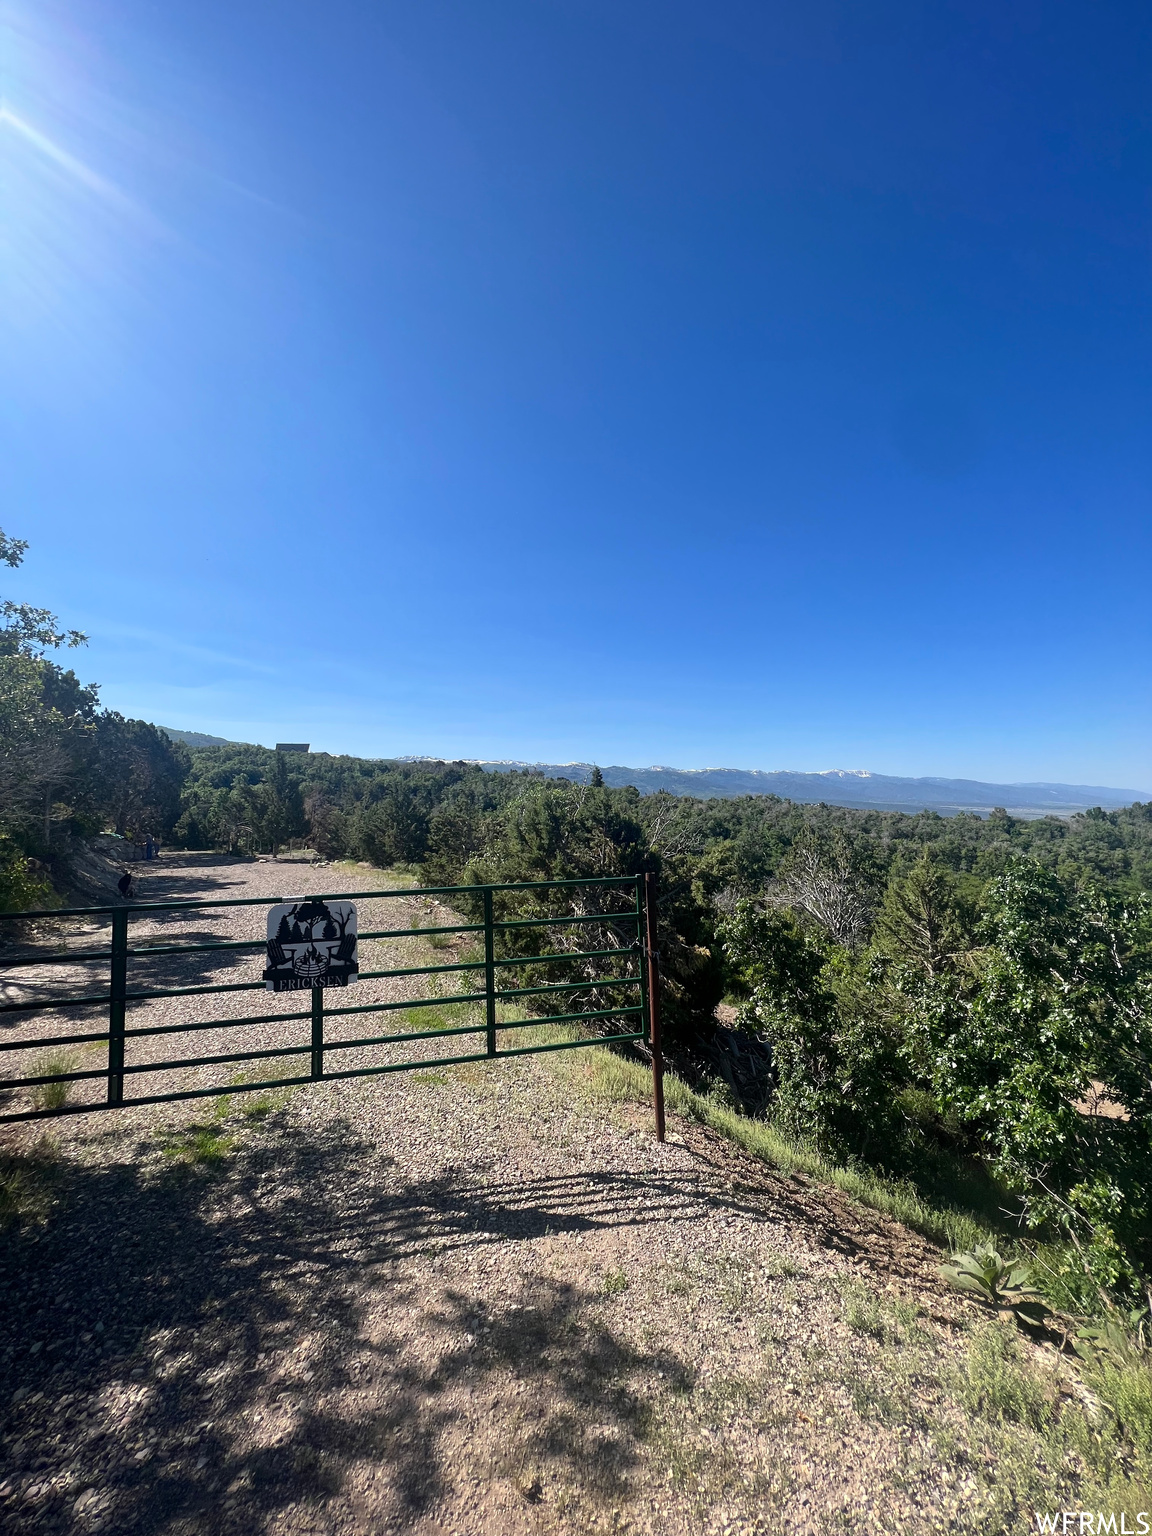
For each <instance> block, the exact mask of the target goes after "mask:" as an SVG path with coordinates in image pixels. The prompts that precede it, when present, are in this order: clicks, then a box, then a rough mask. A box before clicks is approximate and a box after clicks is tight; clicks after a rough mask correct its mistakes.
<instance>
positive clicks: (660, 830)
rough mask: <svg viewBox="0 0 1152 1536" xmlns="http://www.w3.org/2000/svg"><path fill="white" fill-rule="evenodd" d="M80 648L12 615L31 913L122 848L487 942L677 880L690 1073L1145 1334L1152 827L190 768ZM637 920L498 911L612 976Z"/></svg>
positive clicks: (469, 776)
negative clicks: (482, 925)
mask: <svg viewBox="0 0 1152 1536" xmlns="http://www.w3.org/2000/svg"><path fill="white" fill-rule="evenodd" d="M24 547H25V546H24V545H23V543H22V542H21V541H19V540H13V539H10V538H8V537H7V536H5V535H4V534H3V533H2V532H0V561H6V562H7V563H8V564H9V565H18V564H19V563H20V561H21V559H22V556H23V550H24ZM83 642H84V636H83V635H80V634H78V633H76V632H75V631H65V630H62V629H61V628H60V626H59V623H58V621H57V620H56V618H55V616H54V615H52V614H50V613H48V612H47V611H46V610H42V609H36V608H32V607H30V606H29V605H26V604H16V603H13V602H10V601H8V602H4V603H2V604H0V903H2V904H3V907H4V909H5V910H7V911H22V910H29V909H33V908H36V907H40V906H44V905H50V904H51V903H52V902H53V901H58V899H59V898H58V895H57V891H56V890H54V888H53V883H52V882H53V881H54V882H55V885H56V887H58V888H63V887H64V886H66V883H67V879H68V861H69V856H70V849H71V848H72V846H73V845H74V843H75V842H76V840H77V839H83V838H85V837H88V836H91V835H93V834H95V833H98V832H101V831H104V830H106V829H112V830H114V831H116V832H117V833H119V834H120V835H122V836H124V837H126V838H131V839H134V840H136V839H140V838H142V837H144V836H146V835H148V834H151V835H153V836H158V837H159V838H160V839H161V841H162V842H164V843H166V844H167V845H168V846H170V847H171V846H176V847H183V848H218V849H223V850H226V851H231V852H232V853H242V854H247V855H253V854H256V853H268V852H272V851H274V850H275V849H277V848H282V847H283V846H284V845H285V844H287V843H289V842H292V841H296V840H299V841H301V842H305V841H306V842H308V843H309V844H310V845H311V846H312V847H313V848H315V849H316V851H317V852H318V853H319V854H321V855H322V856H324V857H325V858H328V859H333V860H336V859H351V860H364V861H368V862H369V863H371V864H374V865H378V866H380V867H385V868H387V867H393V866H402V867H403V868H404V869H405V870H407V871H408V872H410V874H411V875H413V876H414V877H415V878H416V880H417V881H418V883H420V884H425V885H430V886H461V887H464V888H465V889H464V891H463V892H462V894H461V895H460V896H459V897H457V898H456V905H457V906H459V907H460V908H461V910H462V911H465V912H467V911H469V910H470V908H471V907H472V906H474V905H475V902H474V899H470V898H469V896H468V894H467V887H469V886H474V885H479V884H504V883H517V882H533V881H550V880H564V879H568V878H571V877H574V876H583V877H590V878H591V879H593V880H595V879H596V878H598V877H600V878H606V877H616V876H632V875H637V874H640V873H641V872H645V871H652V872H653V873H654V874H655V875H656V876H657V878H658V882H659V888H660V891H661V897H660V908H659V915H658V916H659V943H660V950H661V955H662V978H663V987H662V991H661V1004H662V1010H663V1013H664V1018H665V1023H666V1029H667V1041H668V1045H669V1049H670V1052H671V1055H672V1059H673V1060H674V1062H675V1063H676V1065H677V1067H678V1069H679V1070H681V1071H683V1072H684V1073H685V1074H686V1075H688V1076H689V1077H692V1078H694V1080H695V1081H696V1082H698V1083H700V1084H701V1085H702V1086H704V1087H705V1089H706V1091H707V1092H709V1093H713V1094H718V1095H721V1096H724V1095H727V1096H728V1099H729V1101H730V1102H731V1103H732V1104H733V1105H734V1107H736V1108H738V1109H740V1110H742V1111H743V1112H744V1113H748V1114H753V1115H758V1116H762V1117H763V1118H765V1119H768V1120H771V1121H772V1122H774V1123H775V1124H776V1125H777V1126H779V1127H780V1128H781V1130H783V1131H784V1132H786V1133H787V1134H788V1135H790V1136H793V1137H795V1138H796V1139H798V1140H799V1141H801V1142H803V1143H806V1144H808V1145H810V1146H814V1147H815V1148H817V1149H818V1150H820V1151H822V1152H824V1153H826V1154H827V1155H828V1156H831V1157H833V1158H835V1159H838V1160H841V1161H848V1162H851V1161H852V1160H853V1159H858V1160H861V1161H863V1162H866V1163H867V1164H868V1165H869V1166H871V1167H874V1168H879V1169H881V1170H883V1171H884V1172H886V1173H890V1174H895V1175H896V1176H897V1177H899V1178H901V1179H908V1180H911V1181H913V1182H914V1183H915V1184H916V1186H917V1187H918V1188H919V1189H921V1190H925V1191H926V1192H927V1193H928V1195H929V1196H930V1197H931V1198H932V1199H934V1200H936V1201H937V1202H943V1203H952V1204H954V1205H956V1206H957V1207H961V1206H962V1207H964V1208H966V1209H971V1208H974V1207H978V1208H981V1209H982V1210H984V1211H985V1213H986V1218H987V1220H988V1221H989V1222H991V1223H992V1224H993V1225H994V1226H996V1225H999V1227H1000V1228H1001V1229H1003V1227H1004V1223H1005V1222H1006V1221H1010V1222H1011V1223H1013V1224H1014V1225H1013V1228H1012V1230H1014V1231H1015V1232H1016V1233H1017V1234H1018V1235H1023V1236H1025V1237H1027V1238H1030V1239H1031V1240H1032V1241H1033V1243H1034V1244H1036V1245H1039V1246H1038V1247H1037V1252H1038V1253H1042V1252H1044V1248H1043V1245H1044V1244H1045V1243H1048V1244H1049V1245H1053V1244H1054V1246H1051V1247H1050V1256H1049V1258H1048V1259H1047V1260H1046V1261H1045V1262H1046V1264H1047V1272H1048V1280H1047V1282H1046V1283H1047V1285H1048V1288H1049V1294H1050V1295H1052V1296H1053V1297H1054V1298H1056V1300H1057V1302H1058V1304H1060V1305H1063V1306H1070V1307H1073V1308H1074V1309H1075V1308H1079V1309H1080V1310H1081V1311H1083V1310H1086V1309H1090V1307H1091V1306H1092V1305H1097V1306H1098V1305H1099V1300H1098V1298H1099V1297H1101V1296H1103V1297H1107V1298H1112V1297H1121V1298H1124V1299H1125V1301H1126V1303H1127V1304H1128V1305H1131V1304H1133V1303H1137V1304H1138V1306H1140V1307H1142V1306H1143V1305H1144V1299H1146V1297H1145V1287H1146V1286H1147V1279H1146V1277H1147V1276H1148V1275H1149V1273H1150V1271H1152V899H1150V892H1152V803H1148V804H1143V803H1141V804H1135V805H1131V806H1127V807H1125V808H1123V809H1119V810H1104V809H1100V808H1097V809H1094V810H1090V811H1087V812H1085V813H1083V814H1079V815H1075V816H1072V817H1070V818H1067V819H1065V818H1062V817H1056V816H1048V817H1042V818H1037V819H1027V820H1026V819H1022V818H1015V817H1013V816H1011V815H1009V814H1008V813H1007V812H1004V811H1000V812H995V811H994V812H993V813H992V815H990V816H988V817H982V816H980V815H978V814H976V813H974V812H972V813H964V812H961V813H959V814H957V815H952V816H943V815H941V814H939V813H937V812H935V811H920V812H916V813H910V812H901V811H881V810H863V809H855V808H850V807H843V806H833V805H828V804H819V803H818V804H812V803H801V802H796V801H790V800H786V799H782V798H779V797H777V796H775V795H763V796H761V795H749V796H742V797H736V798H726V799H713V800H700V799H696V798H693V797H689V796H676V795H672V794H669V793H668V792H666V791H658V792H656V793H653V794H648V795H641V794H640V792H639V791H638V790H637V789H635V788H634V787H624V788H610V787H608V786H606V785H605V784H604V783H603V779H602V775H601V774H600V772H599V770H596V771H594V772H593V774H592V776H591V781H590V782H589V783H586V784H578V783H573V782H572V781H571V780H568V779H548V778H545V777H544V776H542V775H541V774H539V773H536V772H533V771H532V770H531V769H525V770H522V771H519V772H516V771H513V772H508V773H496V772H492V771H489V770H485V769H484V768H483V767H481V766H479V765H476V764H468V763H464V762H456V763H442V762H435V761H421V762H399V761H389V760H367V759H362V758H354V757H330V756H327V755H325V754H319V753H317V754H304V753H285V752H277V751H275V750H273V749H269V748H263V747H252V746H212V747H202V748H197V749H193V750H189V749H188V748H187V747H185V746H183V745H182V744H180V743H178V742H173V741H172V740H171V739H170V738H169V737H168V736H167V734H166V733H164V732H163V731H160V730H158V729H157V728H156V727H155V726H153V725H151V724H149V723H148V722H144V721H133V720H125V719H124V718H123V717H122V716H120V715H119V714H117V713H116V712H115V711H111V710H104V709H101V708H100V706H99V698H98V690H97V688H96V687H94V686H92V685H84V684H82V683H81V682H80V681H79V679H78V678H77V676H76V674H75V673H74V672H73V671H71V670H70V669H67V668H65V667H62V666H61V665H60V664H59V663H58V662H56V661H54V660H52V659H51V658H50V656H49V654H48V653H49V652H55V651H58V650H59V649H61V648H62V647H63V648H68V647H70V646H76V645H80V644H83ZM617 900H618V896H617V895H615V894H614V893H613V890H612V888H607V887H606V888H603V889H602V891H601V893H600V895H599V896H598V895H597V893H596V890H595V888H594V887H593V888H592V889H591V890H589V889H588V888H581V890H580V892H579V894H578V895H574V894H573V893H572V892H571V891H568V892H565V891H556V890H551V891H544V892H540V891H532V890H527V891H523V892H520V891H511V892H509V891H505V892H502V893H501V896H500V901H501V910H502V912H514V911H518V912H520V913H522V914H524V915H534V916H535V915H542V916H552V915H555V916H565V915H569V916H571V915H578V916H580V917H581V918H582V919H585V920H587V921H588V922H589V923H591V924H592V925H593V928H594V929H596V930H598V931H599V932H600V934H601V936H602V940H603V942H602V943H601V944H600V946H599V947H600V948H602V949H603V948H615V947H619V938H618V936H617V935H616V934H615V932H614V928H613V924H612V922H611V914H612V913H613V912H614V911H615V910H616V908H615V906H614V905H613V902H614V901H617ZM577 902H579V903H580V904H581V905H580V910H579V912H578V913H577V912H574V911H573V907H574V904H575V903H577ZM601 919H602V921H601ZM581 931H582V932H583V933H584V934H585V936H588V934H589V932H590V930H588V929H583V930H581ZM517 932H523V930H520V929H515V928H512V929H507V930H501V934H500V939H499V942H500V943H501V944H502V945H505V946H508V945H514V944H515V942H516V941H515V937H514V935H515V934H516V933H517ZM574 939H575V930H574V929H572V928H570V927H567V926H558V927H557V928H556V929H555V930H554V931H553V940H552V942H553V944H554V946H555V947H556V948H557V949H559V950H562V951H568V952H571V954H572V959H571V961H567V962H566V964H567V965H568V968H569V971H570V973H571V974H570V976H569V977H568V979H570V980H571V981H572V982H576V983H580V984H581V987H578V988H577V989H576V990H575V991H574V992H572V993H566V994H565V996H566V998H570V999H573V1000H574V999H575V998H577V997H579V996H580V995H581V989H582V990H583V991H584V992H585V994H586V995H587V996H589V997H591V996H594V990H595V988H596V986H597V985H598V983H597V981H596V980H595V979H594V978H593V977H592V976H590V975H585V973H584V972H583V971H581V969H580V965H581V960H580V955H579V953H578V950H577V947H575V946H574ZM624 958H625V957H624V954H623V951H622V954H621V961H622V962H623V960H624ZM725 998H726V999H727V1000H728V1001H729V1002H730V1003H731V1004H732V1005H733V1006H734V1008H735V1010H736V1028H737V1030H738V1031H739V1032H741V1033H742V1034H743V1036H744V1037H745V1039H746V1040H747V1041H749V1042H750V1047H751V1046H754V1049H752V1051H751V1054H752V1058H753V1060H754V1070H752V1072H751V1077H750V1078H749V1077H748V1075H747V1074H746V1075H745V1076H744V1077H739V1076H738V1075H737V1074H736V1073H735V1072H734V1071H733V1070H732V1063H733V1060H734V1059H735V1056H736V1055H737V1054H738V1053H737V1052H736V1051H735V1050H734V1049H733V1044H734V1041H735V1036H729V1035H726V1031H725V1030H724V1029H723V1028H722V1027H721V1026H720V1025H719V1024H718V1021H717V1018H716V1006H717V1004H718V1003H719V1002H720V1001H721V1000H722V999H725ZM540 1006H541V1007H542V1008H545V1009H546V1008H547V1005H546V1003H544V1002H541V1004H540ZM558 1006H559V1005H558ZM562 1006H564V1007H568V1006H570V1002H568V1001H566V1002H565V1003H564V1004H563V1005H562ZM1101 1106H1103V1112H1097V1110H1098V1109H1099V1108H1100V1107H1101ZM1093 1297H1096V1298H1097V1300H1096V1301H1095V1302H1093V1301H1092V1298H1093ZM1142 1298H1144V1299H1142ZM1108 1304H1109V1305H1111V1301H1110V1300H1109V1303H1108Z"/></svg>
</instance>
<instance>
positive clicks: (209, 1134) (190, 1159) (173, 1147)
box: [161, 1093, 236, 1167]
mask: <svg viewBox="0 0 1152 1536" xmlns="http://www.w3.org/2000/svg"><path fill="white" fill-rule="evenodd" d="M231 1108H232V1096H231V1094H227V1093H225V1094H221V1096H220V1097H219V1098H218V1099H217V1100H216V1102H215V1103H214V1104H213V1106H212V1114H211V1116H210V1118H209V1119H207V1120H200V1121H197V1122H195V1123H194V1124H192V1125H186V1126H182V1127H181V1128H180V1130H178V1131H171V1132H168V1133H167V1134H166V1135H165V1136H164V1138H163V1143H162V1146H161V1152H162V1153H163V1155H164V1157H166V1158H167V1159H168V1160H169V1161H170V1162H174V1163H184V1164H186V1165H187V1166H188V1167H196V1166H200V1167H216V1166H219V1164H221V1163H222V1162H224V1160H225V1159H226V1158H227V1156H228V1154H229V1152H230V1151H231V1150H232V1147H233V1144H234V1142H235V1139H236V1138H235V1137H234V1136H229V1135H228V1134H227V1132H226V1131H225V1130H224V1128H223V1123H224V1121H225V1120H226V1119H227V1118H228V1116H229V1114H230V1113H231Z"/></svg>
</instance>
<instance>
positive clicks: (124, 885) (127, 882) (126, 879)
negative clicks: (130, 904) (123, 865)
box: [116, 873, 136, 901]
mask: <svg viewBox="0 0 1152 1536" xmlns="http://www.w3.org/2000/svg"><path fill="white" fill-rule="evenodd" d="M116 889H117V890H118V891H119V892H120V894H121V896H123V898H124V900H125V901H131V899H132V897H133V896H134V895H135V894H136V893H135V891H133V889H132V876H131V875H130V874H128V873H125V874H123V875H121V876H120V878H119V880H117V882H116Z"/></svg>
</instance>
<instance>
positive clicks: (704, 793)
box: [480, 760, 1152, 819]
mask: <svg viewBox="0 0 1152 1536" xmlns="http://www.w3.org/2000/svg"><path fill="white" fill-rule="evenodd" d="M480 763H481V766H482V767H484V768H487V769H490V770H492V771H494V772H497V773H507V772H509V771H511V770H513V769H520V770H523V769H525V768H530V769H532V770H533V771H534V772H537V773H542V774H544V775H545V776H546V777H547V778H553V779H570V780H572V781H573V782H575V783H579V784H586V783H587V782H588V780H589V779H590V778H591V776H592V771H593V768H592V764H591V763H521V762H511V761H506V762H505V761H501V762H497V761H494V760H480ZM601 771H602V772H603V775H604V782H605V784H607V785H609V786H610V787H611V788H624V787H625V786H627V785H633V786H634V787H635V788H636V789H638V790H639V791H640V793H641V794H642V795H650V794H655V793H657V792H658V791H660V790H664V791H666V792H667V793H669V794H673V795H690V796H694V797H697V798H699V799H701V800H709V799H721V800H727V799H733V798H735V797H736V796H738V795H779V796H780V798H781V799H783V800H796V801H799V802H800V803H801V804H808V805H812V804H818V803H823V804H825V805H843V806H849V807H853V808H855V809H858V810H871V811H904V812H909V813H914V812H916V811H936V812H937V813H938V814H939V815H942V816H955V815H956V814H958V813H959V812H961V811H969V812H972V811H974V812H976V813H977V814H978V815H988V814H989V813H990V812H991V811H992V810H994V809H996V808H997V807H999V808H1001V809H1002V810H1006V811H1007V812H1008V813H1009V815H1011V816H1020V817H1023V818H1025V819H1032V818H1034V817H1037V816H1074V815H1076V814H1077V813H1078V812H1081V811H1087V810H1090V809H1091V808H1092V807H1094V806H1100V807H1102V808H1103V809H1104V810H1118V809H1120V808H1121V807H1122V806H1126V805H1132V804H1135V803H1136V802H1138V801H1146V800H1152V791H1149V790H1140V789H1110V788H1107V787H1105V786H1102V785H1096V784H1043V783H1038V784H985V783H982V782H981V781H979V780H978V779H940V778H926V779H906V778H900V777H898V776H895V775H892V774H885V773H869V772H868V771H867V769H863V768H859V769H856V768H852V769H848V768H830V769H827V770H826V771H824V772H822V773H793V772H789V771H786V770H785V771H780V772H764V771H762V770H760V769H755V768H752V769H745V768H622V767H620V766H618V765H613V766H611V767H608V768H604V769H602V770H601Z"/></svg>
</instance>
